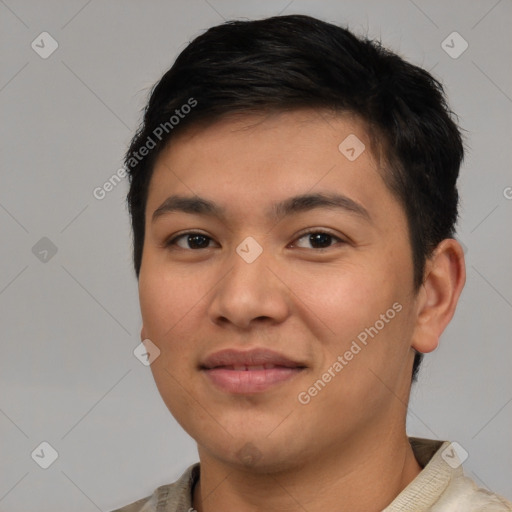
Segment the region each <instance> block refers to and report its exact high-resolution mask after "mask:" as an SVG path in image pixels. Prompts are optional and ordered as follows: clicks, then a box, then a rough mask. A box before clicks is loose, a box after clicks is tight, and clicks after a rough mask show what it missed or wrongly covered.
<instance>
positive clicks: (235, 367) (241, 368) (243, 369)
mask: <svg viewBox="0 0 512 512" xmlns="http://www.w3.org/2000/svg"><path fill="white" fill-rule="evenodd" d="M233 370H236V371H237V372H243V371H245V370H247V367H246V366H245V365H242V366H233Z"/></svg>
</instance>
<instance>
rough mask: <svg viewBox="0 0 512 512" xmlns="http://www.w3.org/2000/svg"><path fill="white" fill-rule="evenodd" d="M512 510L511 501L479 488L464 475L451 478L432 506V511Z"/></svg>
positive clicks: (489, 511) (473, 511)
mask: <svg viewBox="0 0 512 512" xmlns="http://www.w3.org/2000/svg"><path fill="white" fill-rule="evenodd" d="M459 510H460V511H464V512H512V503H510V502H509V501H508V500H506V499H505V498H503V497H501V496H499V495H497V494H494V493H492V492H489V491H487V490H485V489H481V488H479V487H478V486H477V485H476V484H475V482H474V481H473V480H471V479H470V478H468V477H466V476H462V475H460V476H457V477H456V478H453V479H452V480H451V481H450V483H449V485H448V487H447V488H446V489H445V491H444V492H443V493H442V495H441V496H440V498H439V500H438V501H436V503H435V504H434V506H433V507H432V509H431V511H432V512H452V511H454V512H455V511H459Z"/></svg>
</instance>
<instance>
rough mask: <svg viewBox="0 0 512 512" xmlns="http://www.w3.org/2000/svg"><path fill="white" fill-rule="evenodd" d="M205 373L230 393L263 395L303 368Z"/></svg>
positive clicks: (212, 371) (220, 370) (215, 369)
mask: <svg viewBox="0 0 512 512" xmlns="http://www.w3.org/2000/svg"><path fill="white" fill-rule="evenodd" d="M203 371H204V373H205V374H206V375H207V376H208V378H209V379H210V380H211V382H213V384H215V386H217V387H218V388H220V389H221V390H223V391H226V392H228V393H261V392H263V391H266V390H268V389H270V388H272V387H274V386H276V385H277V384H280V383H282V382H286V381H287V380H290V379H292V378H293V377H295V376H296V375H297V374H299V373H300V372H301V371H302V368H285V367H280V368H270V369H268V370H244V371H239V370H228V369H226V368H212V369H211V370H203Z"/></svg>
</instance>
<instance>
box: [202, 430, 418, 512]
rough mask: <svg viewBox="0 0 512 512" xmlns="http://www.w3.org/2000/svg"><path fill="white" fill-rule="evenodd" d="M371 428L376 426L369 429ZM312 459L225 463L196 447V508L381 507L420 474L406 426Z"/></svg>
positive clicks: (312, 511)
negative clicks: (253, 466)
mask: <svg viewBox="0 0 512 512" xmlns="http://www.w3.org/2000/svg"><path fill="white" fill-rule="evenodd" d="M373 434H375V432H374V433H373ZM357 437H358V438H357V439H353V438H351V439H350V442H349V443H345V444H344V446H339V447H336V448H334V447H333V449H331V450H330V451H329V453H325V454H317V457H316V459H315V460H313V461H305V463H304V464H301V465H300V466H299V465H297V466H295V467H293V468H288V469H286V470H280V471H277V472H273V473H268V472H267V473H261V472H260V473H257V472H251V471H250V470H247V469H245V468H240V467H239V466H234V465H231V464H226V463H225V462H223V461H220V460H219V459H217V458H214V457H211V456H210V455H209V454H207V453H206V452H205V451H204V450H202V449H201V447H200V448H199V455H200V461H201V477H200V481H199V482H198V484H197V485H196V487H195V489H194V498H193V505H194V508H195V509H196V510H197V511H198V512H214V511H218V510H238V511H240V512H253V511H259V510H266V511H269V512H274V511H276V512H277V511H285V512H286V511H296V510H300V509H303V510H308V512H320V511H325V510H326V509H333V510H338V511H340V512H345V511H347V512H348V511H350V512H363V511H364V512H370V511H376V512H377V511H381V510H382V509H384V508H385V507H386V506H387V505H389V503H391V501H393V499H394V498H395V497H396V496H397V495H398V494H399V493H400V492H401V491H402V490H403V489H404V488H405V487H406V486H407V485H408V484H409V483H410V482H411V481H412V480H413V479H414V478H415V477H416V476H417V475H418V474H419V472H420V471H421V467H420V466H419V464H418V462H417V461H416V459H415V457H414V453H413V451H412V448H411V446H410V444H409V441H408V439H407V437H406V434H405V431H404V430H403V429H402V432H396V431H393V430H391V431H389V430H388V432H387V433H386V434H384V435H382V434H381V435H380V436H379V435H372V436H371V437H368V433H366V435H364V434H363V433H361V435H359V436H357Z"/></svg>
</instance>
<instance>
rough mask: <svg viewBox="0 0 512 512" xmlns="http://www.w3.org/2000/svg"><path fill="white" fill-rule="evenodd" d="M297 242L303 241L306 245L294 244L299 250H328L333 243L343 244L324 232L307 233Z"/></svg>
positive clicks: (338, 239) (335, 237)
mask: <svg viewBox="0 0 512 512" xmlns="http://www.w3.org/2000/svg"><path fill="white" fill-rule="evenodd" d="M297 240H298V241H300V240H305V244H306V245H300V244H299V243H298V242H296V243H295V244H294V245H296V246H297V247H300V248H301V249H328V248H329V247H331V246H332V245H333V243H337V242H343V240H341V239H340V238H338V237H337V236H334V235H332V234H330V233H326V232H325V231H309V232H308V233H304V234H303V235H301V236H300V237H299V238H298V239H297ZM308 244H309V246H308Z"/></svg>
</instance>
